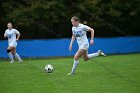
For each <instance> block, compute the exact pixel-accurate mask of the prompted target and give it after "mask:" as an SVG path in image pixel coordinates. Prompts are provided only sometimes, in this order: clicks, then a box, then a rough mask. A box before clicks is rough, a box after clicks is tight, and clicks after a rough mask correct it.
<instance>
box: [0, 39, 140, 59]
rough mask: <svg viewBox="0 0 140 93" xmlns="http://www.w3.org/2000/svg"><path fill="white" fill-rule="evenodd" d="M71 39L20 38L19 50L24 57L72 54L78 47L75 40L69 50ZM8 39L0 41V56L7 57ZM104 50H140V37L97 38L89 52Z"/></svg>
mask: <svg viewBox="0 0 140 93" xmlns="http://www.w3.org/2000/svg"><path fill="white" fill-rule="evenodd" d="M69 43H70V39H49V40H20V41H19V42H18V47H17V52H18V53H19V54H20V55H21V56H22V57H56V56H72V55H74V54H75V52H76V51H77V49H78V46H77V43H76V42H74V45H73V51H72V52H69V50H68V48H69ZM6 48H7V41H5V40H3V41H0V58H7V57H8V56H7V54H6ZM99 49H101V50H103V51H104V52H105V53H107V54H121V53H135V52H140V37H117V38H95V43H94V46H90V48H89V53H92V52H96V51H97V50H99Z"/></svg>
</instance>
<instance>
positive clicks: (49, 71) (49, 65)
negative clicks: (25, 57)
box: [45, 64, 53, 73]
mask: <svg viewBox="0 0 140 93" xmlns="http://www.w3.org/2000/svg"><path fill="white" fill-rule="evenodd" d="M45 71H46V72H47V73H52V72H53V66H52V65H51V64H48V65H46V66H45Z"/></svg>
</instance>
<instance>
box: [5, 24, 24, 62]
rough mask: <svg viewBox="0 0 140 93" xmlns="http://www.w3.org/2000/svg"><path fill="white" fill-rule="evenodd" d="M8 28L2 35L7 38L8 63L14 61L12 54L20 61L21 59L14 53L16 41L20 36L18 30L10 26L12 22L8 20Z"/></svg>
mask: <svg viewBox="0 0 140 93" xmlns="http://www.w3.org/2000/svg"><path fill="white" fill-rule="evenodd" d="M7 27H8V29H7V30H6V31H5V33H4V37H5V38H8V48H7V54H8V56H9V58H10V63H13V62H14V59H13V56H14V57H15V58H16V59H17V60H18V61H19V62H22V59H21V58H20V56H19V55H18V53H16V46H17V41H18V40H19V38H20V32H19V31H17V30H16V29H14V28H12V23H11V22H9V23H8V24H7Z"/></svg>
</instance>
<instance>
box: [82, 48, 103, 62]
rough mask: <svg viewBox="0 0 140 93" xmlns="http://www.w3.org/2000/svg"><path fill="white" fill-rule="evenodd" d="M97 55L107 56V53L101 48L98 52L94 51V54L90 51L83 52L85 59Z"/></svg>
mask: <svg viewBox="0 0 140 93" xmlns="http://www.w3.org/2000/svg"><path fill="white" fill-rule="evenodd" d="M97 56H106V54H105V53H103V52H102V51H101V50H98V51H97V52H96V53H92V54H88V51H84V52H83V58H84V60H85V61H87V60H89V59H91V58H93V57H97Z"/></svg>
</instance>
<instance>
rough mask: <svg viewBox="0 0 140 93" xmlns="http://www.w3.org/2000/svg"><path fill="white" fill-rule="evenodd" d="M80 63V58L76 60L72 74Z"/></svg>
mask: <svg viewBox="0 0 140 93" xmlns="http://www.w3.org/2000/svg"><path fill="white" fill-rule="evenodd" d="M78 64H79V60H74V63H73V67H72V71H71V73H72V74H74V73H75V70H76V68H77V66H78Z"/></svg>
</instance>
